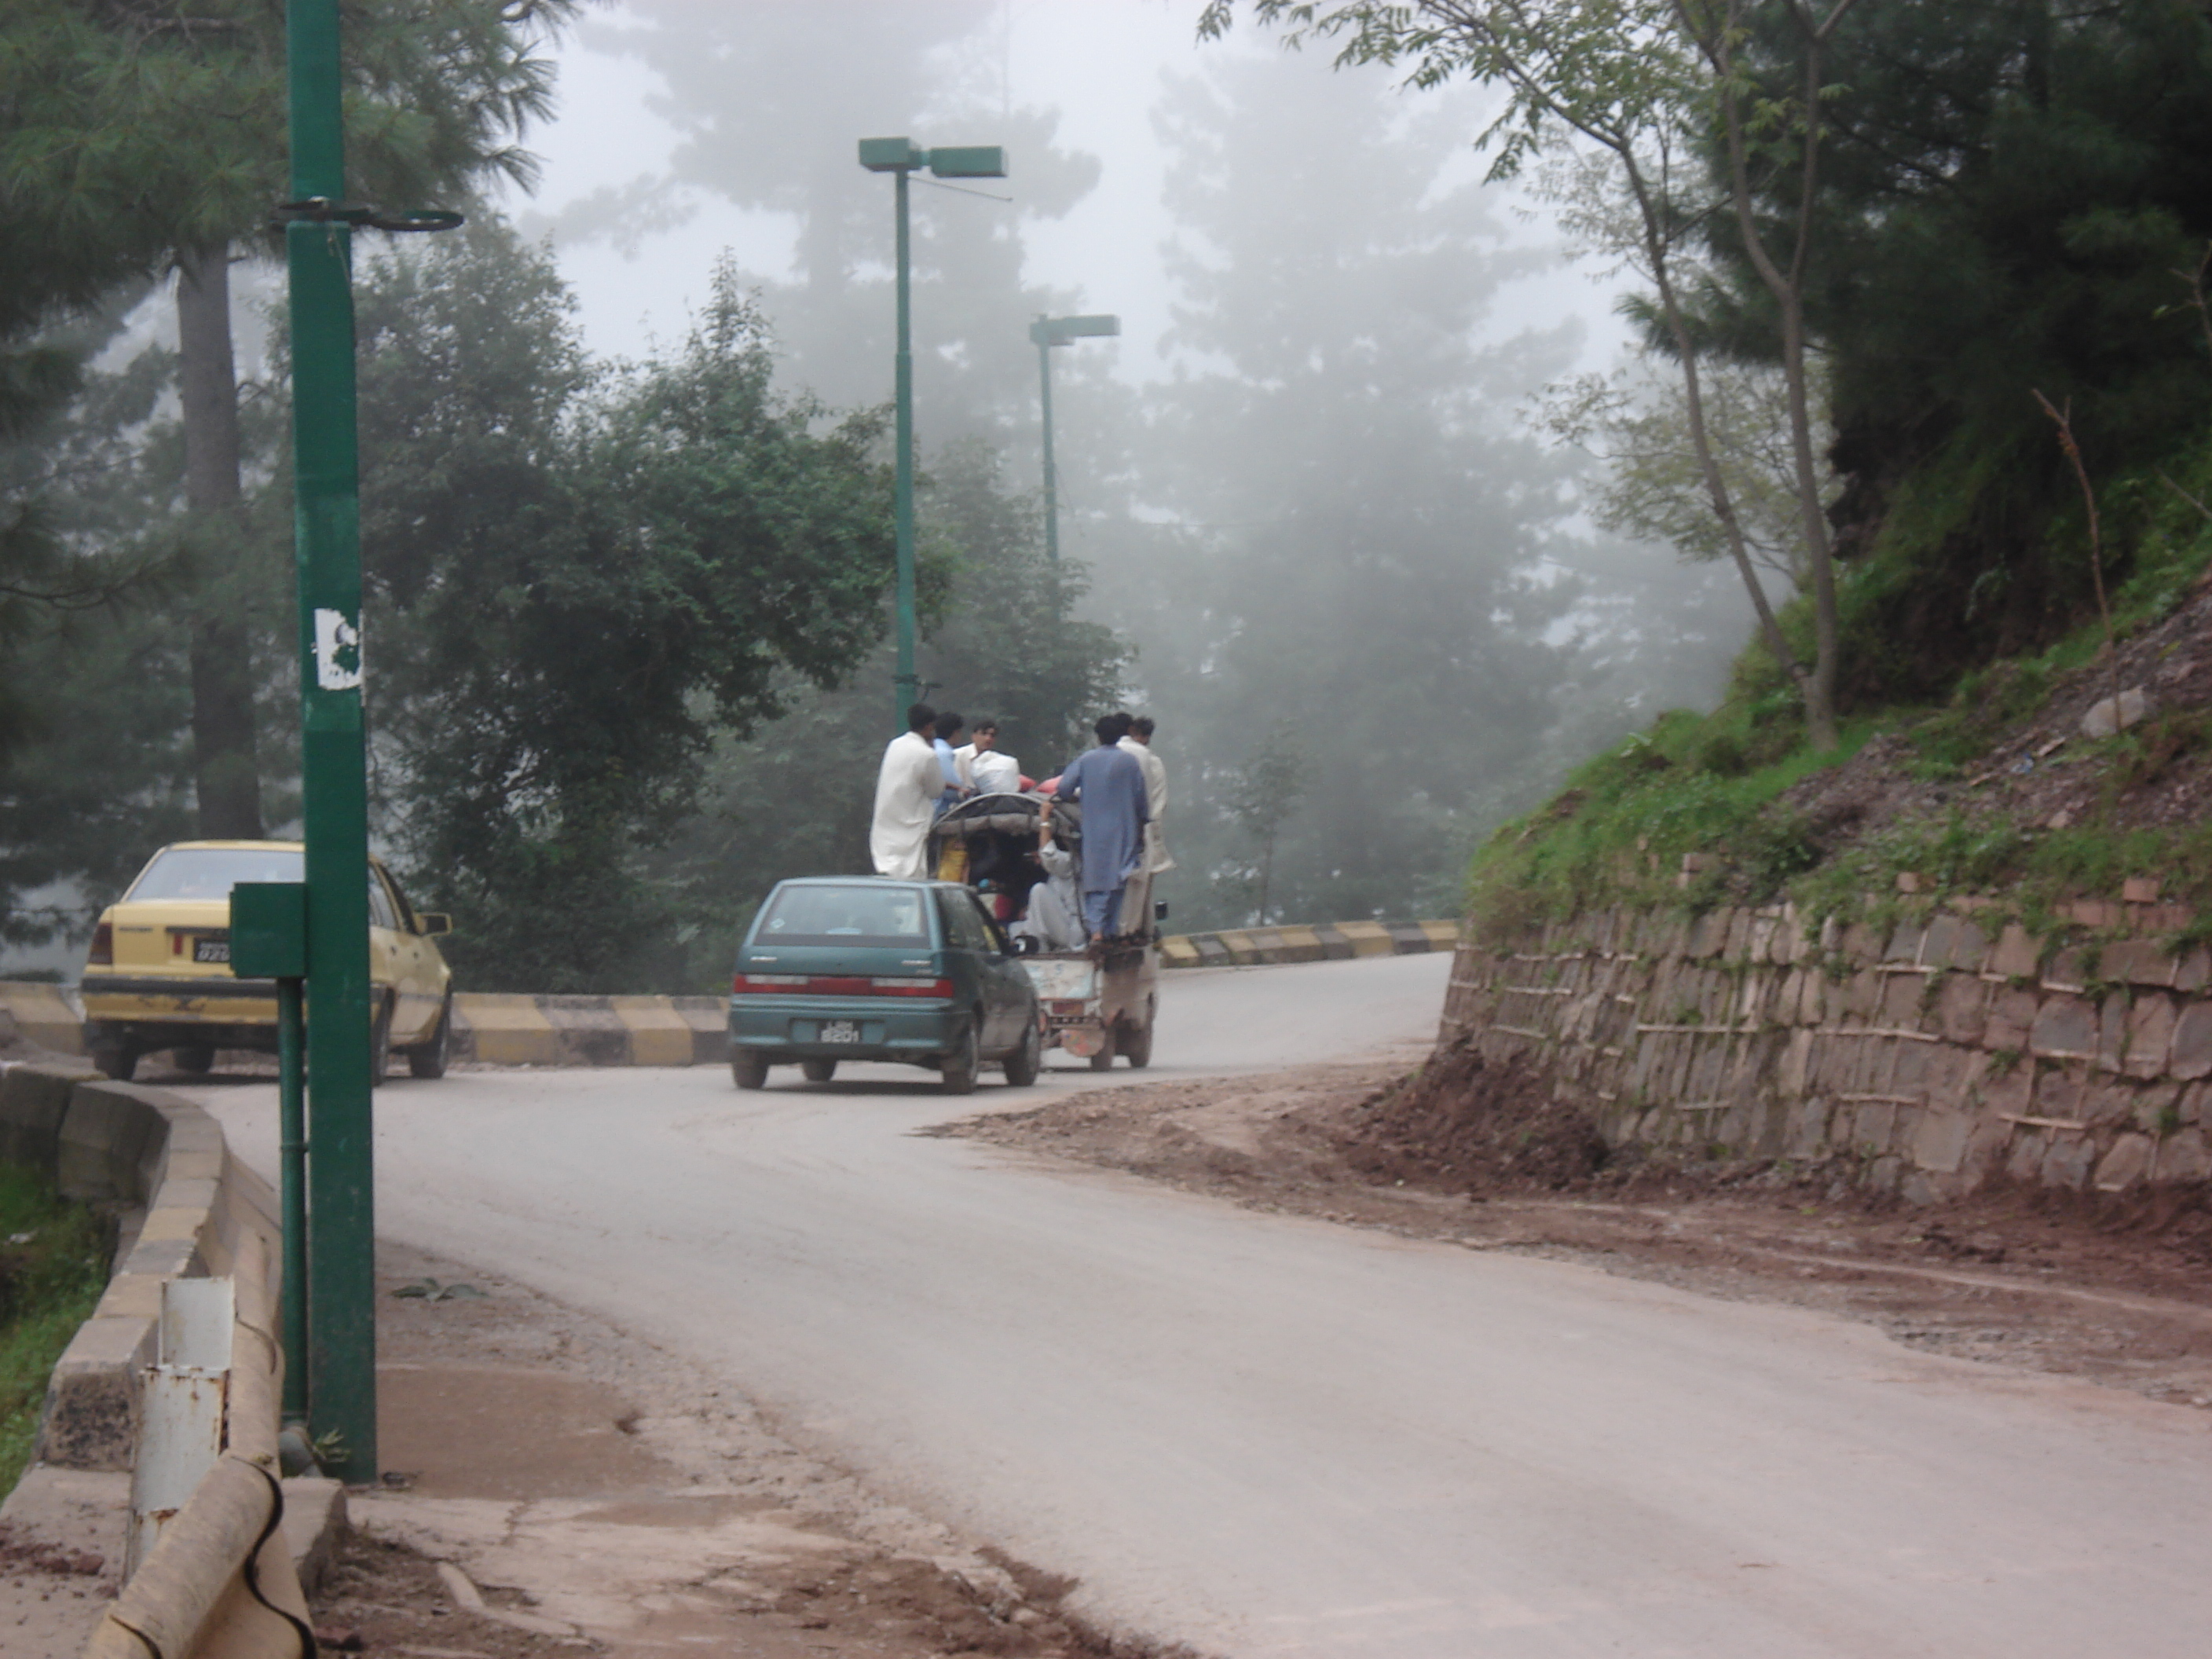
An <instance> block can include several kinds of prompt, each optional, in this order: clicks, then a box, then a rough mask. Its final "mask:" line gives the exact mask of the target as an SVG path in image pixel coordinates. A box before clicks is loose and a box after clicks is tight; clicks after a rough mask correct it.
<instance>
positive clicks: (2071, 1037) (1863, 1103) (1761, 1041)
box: [1442, 902, 2212, 1200]
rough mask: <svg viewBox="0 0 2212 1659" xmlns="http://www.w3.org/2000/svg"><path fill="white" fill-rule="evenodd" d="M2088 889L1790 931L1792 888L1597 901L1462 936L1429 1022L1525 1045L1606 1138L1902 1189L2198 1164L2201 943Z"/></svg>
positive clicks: (2168, 918)
mask: <svg viewBox="0 0 2212 1659" xmlns="http://www.w3.org/2000/svg"><path fill="white" fill-rule="evenodd" d="M2087 908H2089V909H2092V910H2093V911H2094V912H2095V915H2093V916H2088V915H2084V916H2080V917H2078V918H2077V921H2078V926H2077V928H2076V929H2075V934H2076V937H2075V938H2072V939H2067V940H2045V939H2039V938H2037V937H2034V936H2033V935H2031V934H2029V933H2027V932H2026V931H2025V930H2024V929H2022V928H2021V927H2019V926H2017V925H2016V924H2006V925H1999V924H1998V923H1997V922H1996V921H1994V920H1991V921H1989V925H1988V926H1987V927H1984V925H1983V920H1978V918H1984V919H1985V918H1986V917H1987V915H1988V913H1987V910H1986V908H1984V907H1980V906H1976V905H1974V904H1972V902H1966V903H1958V902H1954V904H1953V905H1951V906H1948V907H1946V908H1942V909H1940V910H1936V911H1935V912H1934V913H1933V914H1932V915H1930V916H1929V918H1928V919H1926V920H1923V921H1917V922H1905V923H1900V924H1899V925H1897V926H1896V927H1892V928H1890V929H1888V930H1887V931H1886V932H1877V931H1875V929H1873V928H1871V927H1865V926H1850V927H1845V926H1841V925H1839V924H1838V923H1836V922H1834V921H1829V922H1827V923H1826V924H1825V925H1824V926H1822V927H1820V928H1818V929H1817V930H1815V932H1814V937H1813V938H1812V939H1808V938H1807V937H1806V928H1805V927H1804V926H1803V925H1802V922H1801V920H1800V918H1799V917H1798V916H1797V915H1796V912H1795V910H1794V909H1793V908H1791V907H1789V906H1778V907H1769V908H1756V909H1753V908H1723V909H1717V910H1713V911H1710V912H1708V913H1706V914H1705V915H1701V916H1697V917H1694V918H1692V917H1687V916H1685V915H1682V914H1681V913H1680V912H1663V913H1662V912H1645V911H1608V912H1603V913H1599V914H1596V915H1588V916H1583V917H1577V919H1575V920H1574V921H1571V922H1559V923H1553V924H1550V925H1547V926H1546V927H1542V928H1541V929H1539V930H1532V931H1531V932H1529V933H1527V934H1526V935H1524V936H1523V937H1522V938H1521V939H1517V940H1516V941H1515V942H1514V943H1513V944H1512V945H1510V947H1508V948H1505V949H1498V948H1494V947H1492V946H1488V945H1476V944H1474V943H1472V942H1469V943H1465V944H1462V945H1461V946H1460V949H1459V953H1458V956H1457V957H1456V958H1455V962H1454V964H1453V969H1452V978H1451V982H1450V987H1449V991H1448V992H1447V994H1446V998H1445V1005H1444V1017H1443V1032H1442V1035H1443V1038H1444V1039H1445V1040H1446V1041H1449V1040H1452V1039H1454V1038H1456V1037H1461V1036H1466V1037H1469V1038H1471V1039H1472V1040H1473V1042H1474V1043H1475V1044H1476V1045H1477V1047H1478V1048H1480V1049H1481V1051H1482V1052H1483V1053H1484V1054H1486V1055H1489V1056H1493V1057H1499V1058H1504V1057H1506V1056H1514V1057H1518V1058H1522V1059H1524V1060H1530V1061H1533V1062H1534V1063H1535V1064H1537V1065H1538V1066H1541V1067H1542V1068H1543V1069H1544V1070H1545V1071H1546V1072H1547V1073H1548V1074H1549V1075H1550V1076H1551V1077H1552V1078H1553V1079H1554V1080H1555V1082H1556V1084H1557V1085H1558V1087H1559V1090H1560V1091H1561V1094H1562V1096H1563V1097H1565V1098H1566V1099H1568V1100H1570V1101H1572V1102H1574V1103H1577V1104H1580V1105H1583V1106H1584V1107H1585V1108H1587V1109H1589V1111H1590V1112H1591V1113H1592V1115H1594V1116H1595V1119H1596V1120H1597V1122H1598V1124H1599V1127H1600V1128H1601V1132H1602V1133H1604V1134H1605V1135H1606V1137H1607V1139H1609V1140H1611V1141H1613V1143H1615V1144H1622V1143H1640V1144H1644V1145H1649V1146H1659V1147H1667V1148H1671V1149H1674V1150H1675V1151H1676V1152H1680V1153H1683V1154H1686V1155H1692V1156H1696V1155H1725V1156H1732V1157H1741V1158H1786V1159H1795V1160H1804V1161H1808V1162H1809V1161H1816V1160H1821V1159H1827V1158H1839V1157H1840V1158H1849V1159H1850V1160H1853V1161H1854V1162H1856V1163H1857V1164H1858V1165H1859V1166H1860V1167H1859V1173H1860V1175H1861V1176H1862V1177H1863V1179H1864V1180H1865V1181H1866V1182H1868V1183H1869V1184H1870V1185H1872V1186H1874V1187H1875V1188H1881V1189H1885V1190H1897V1191H1901V1192H1903V1193H1904V1194H1905V1196H1906V1197H1908V1198H1911V1199H1913V1200H1932V1199H1936V1198H1940V1197H1943V1196H1947V1195H1949V1194H1956V1193H1959V1192H1962V1191H1966V1190H1968V1189H1971V1188H1972V1187H1973V1186H1975V1185H1976V1184H1977V1183H1978V1182H1981V1181H1982V1180H1984V1179H1985V1178H1987V1177H1988V1176H1990V1175H1992V1174H1995V1173H1997V1172H2000V1171H2002V1172H2003V1173H2005V1174H2008V1175H2009V1176H2015V1177H2017V1178H2020V1179H2023V1180H2028V1181H2035V1182H2045V1183H2048V1184H2051V1185H2055V1186H2064V1187H2071V1188H2085V1187H2086V1188H2098V1189H2101V1190H2105V1191H2108V1192H2117V1191H2122V1190H2124V1189H2126V1188H2130V1187H2134V1186H2137V1185H2140V1184H2142V1183H2145V1182H2193V1181H2201V1180H2203V1179H2204V1178H2205V1177H2206V1176H2207V1175H2208V1174H2212V1152H2208V1146H2207V1140H2206V1135H2207V1133H2208V1127H2212V1126H2208V1124H2207V1121H2206V1120H2207V1119H2208V1117H2212V1081H2208V1079H2212V994H2208V983H2209V982H2212V953H2208V952H2207V951H2204V950H2202V949H2196V950H2189V951H2179V952H2177V951H2174V950H2172V949H2170V948H2169V947H2168V945H2167V944H2166V942H2165V941H2166V940H2170V939H2172V937H2173V935H2174V934H2175V933H2177V932H2178V931H2179V929H2180V928H2181V927H2185V926H2186V925H2187V924H2188V921H2189V920H2190V919H2189V917H2188V915H2186V913H2183V912H2177V911H2175V910H2173V908H2172V907H2160V906H2152V905H2127V906H2122V905H2118V904H2112V905H2102V904H2100V905H2096V906H2091V907H2087ZM2089 928H2094V929H2097V930H2099V931H2100V934H2101V937H2099V938H2096V939H2092V940H2089V941H2087V942H2082V941H2081V939H2079V937H2078V935H2079V933H2081V931H2082V930H2084V929H2089Z"/></svg>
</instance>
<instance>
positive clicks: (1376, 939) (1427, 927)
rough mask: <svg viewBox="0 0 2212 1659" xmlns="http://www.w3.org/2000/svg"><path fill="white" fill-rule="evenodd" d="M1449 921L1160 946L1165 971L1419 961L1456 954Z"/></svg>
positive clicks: (1332, 926) (1182, 939) (1226, 934)
mask: <svg viewBox="0 0 2212 1659" xmlns="http://www.w3.org/2000/svg"><path fill="white" fill-rule="evenodd" d="M1459 932H1460V929H1459V924H1458V923H1457V922H1455V921H1324V922H1316V923H1313V924H1311V925H1310V926H1307V925H1301V926H1297V927H1225V928H1223V929H1221V930H1220V931H1219V932H1218V933H1175V934H1171V935H1170V936H1169V937H1168V938H1166V939H1162V940H1161V941H1160V963H1161V965H1162V966H1163V967H1167V968H1257V967H1264V966H1267V965H1268V964H1271V963H1285V962H1346V961H1350V960H1351V959H1352V958H1353V957H1407V956H1419V955H1422V954H1425V953H1426V952H1429V951H1454V950H1457V949H1458V948H1459Z"/></svg>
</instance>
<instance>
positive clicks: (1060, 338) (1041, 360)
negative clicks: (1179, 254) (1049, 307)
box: [1030, 317, 1121, 564]
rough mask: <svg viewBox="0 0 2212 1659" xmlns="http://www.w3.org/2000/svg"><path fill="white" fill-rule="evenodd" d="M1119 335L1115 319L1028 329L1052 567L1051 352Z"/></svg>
mask: <svg viewBox="0 0 2212 1659" xmlns="http://www.w3.org/2000/svg"><path fill="white" fill-rule="evenodd" d="M1120 332H1121V319H1120V318H1119V317H1040V318H1038V319H1036V321H1035V322H1033V323H1031V324H1030V341H1031V342H1032V343H1034V344H1035V345H1036V349H1037V388H1038V401H1039V402H1040V403H1042V404H1043V406H1044V550H1045V556H1046V557H1047V558H1048V559H1050V560H1051V561H1052V562H1053V563H1054V564H1058V563H1059V562H1060V473H1059V471H1058V470H1057V469H1056V468H1055V467H1054V465H1053V460H1052V349H1053V348H1054V346H1062V345H1066V343H1068V342H1069V341H1070V340H1088V339H1096V338H1098V337H1102V336H1111V335H1116V334H1119V333H1120Z"/></svg>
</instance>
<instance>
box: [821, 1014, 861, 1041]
mask: <svg viewBox="0 0 2212 1659" xmlns="http://www.w3.org/2000/svg"><path fill="white" fill-rule="evenodd" d="M822 1041H823V1042H859V1041H860V1021H859V1020H857V1019H825V1020H823V1022H822Z"/></svg>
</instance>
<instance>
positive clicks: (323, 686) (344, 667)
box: [315, 611, 361, 691]
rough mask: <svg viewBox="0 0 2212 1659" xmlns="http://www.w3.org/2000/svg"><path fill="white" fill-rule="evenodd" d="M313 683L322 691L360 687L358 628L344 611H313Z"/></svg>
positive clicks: (359, 633)
mask: <svg viewBox="0 0 2212 1659" xmlns="http://www.w3.org/2000/svg"><path fill="white" fill-rule="evenodd" d="M315 684H316V686H317V687H318V689H319V690H325V691H354V690H359V689H360V687H361V629H360V627H359V626H358V625H357V624H356V623H349V622H348V621H347V620H346V618H345V612H344V611H316V612H315Z"/></svg>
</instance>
